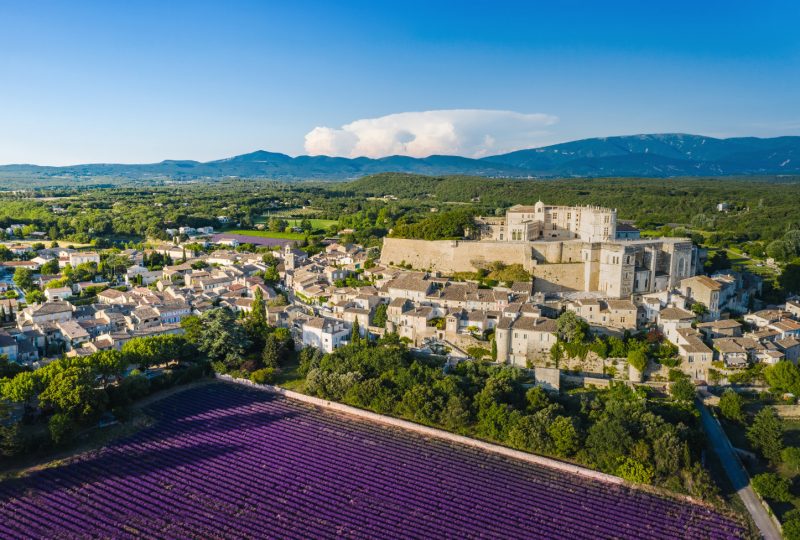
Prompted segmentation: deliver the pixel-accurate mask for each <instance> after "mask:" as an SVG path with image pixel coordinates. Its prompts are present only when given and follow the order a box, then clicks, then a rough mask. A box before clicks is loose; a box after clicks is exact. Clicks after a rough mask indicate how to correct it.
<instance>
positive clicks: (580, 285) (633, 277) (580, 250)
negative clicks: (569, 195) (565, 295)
mask: <svg viewBox="0 0 800 540" xmlns="http://www.w3.org/2000/svg"><path fill="white" fill-rule="evenodd" d="M616 233H617V211H616V210H614V209H610V208H602V207H598V206H552V205H546V204H544V203H542V202H541V201H539V202H537V203H536V204H535V205H533V206H521V205H517V206H513V207H511V208H509V209H508V210H507V211H506V214H505V216H503V217H479V218H476V220H475V226H474V228H473V229H470V230H468V231H466V232H465V235H464V238H462V239H457V240H416V239H404V238H386V239H384V245H383V251H382V255H381V261H382V263H384V264H389V265H399V264H406V265H411V266H412V267H414V268H415V269H420V270H430V271H439V272H443V273H446V274H448V273H454V272H471V271H476V270H478V269H481V268H484V267H486V266H487V265H488V264H490V263H492V262H494V261H501V262H503V263H505V264H520V265H522V266H523V268H525V269H526V270H527V271H529V272H530V273H531V274H532V275H533V276H534V278H535V279H534V288H535V290H536V291H537V292H574V291H586V292H598V293H602V294H603V295H604V296H606V297H608V298H628V297H630V296H631V295H634V294H647V293H652V292H657V291H663V290H668V289H670V288H674V287H675V286H677V284H678V283H679V282H680V281H681V280H682V279H684V278H687V277H690V276H693V275H695V274H696V267H697V265H698V262H697V252H696V249H695V248H694V247H693V245H692V242H691V240H690V239H688V238H648V239H632V240H629V239H619V238H617V234H616Z"/></svg>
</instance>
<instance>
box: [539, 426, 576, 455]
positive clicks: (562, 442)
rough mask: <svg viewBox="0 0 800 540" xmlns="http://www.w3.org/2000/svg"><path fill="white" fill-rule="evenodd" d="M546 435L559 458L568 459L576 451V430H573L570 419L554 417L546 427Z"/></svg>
mask: <svg viewBox="0 0 800 540" xmlns="http://www.w3.org/2000/svg"><path fill="white" fill-rule="evenodd" d="M547 434H548V435H550V438H551V439H552V440H553V446H554V447H555V450H556V454H558V455H559V456H563V457H568V456H571V455H572V454H574V453H575V452H576V451H577V450H578V444H579V440H578V430H577V429H575V423H574V421H573V420H572V418H569V417H567V416H556V418H555V419H554V420H553V422H552V423H551V424H550V425H549V426H548V427H547Z"/></svg>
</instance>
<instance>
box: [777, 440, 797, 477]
mask: <svg viewBox="0 0 800 540" xmlns="http://www.w3.org/2000/svg"><path fill="white" fill-rule="evenodd" d="M781 460H783V462H784V463H785V464H786V467H787V468H788V469H789V470H790V471H792V472H793V473H795V474H797V473H800V448H798V447H796V446H787V447H786V448H784V449H783V451H781Z"/></svg>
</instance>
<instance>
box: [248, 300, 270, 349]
mask: <svg viewBox="0 0 800 540" xmlns="http://www.w3.org/2000/svg"><path fill="white" fill-rule="evenodd" d="M244 328H245V330H246V332H247V337H248V338H249V339H250V341H251V342H252V343H253V346H254V347H255V348H256V350H258V349H259V348H263V346H264V343H265V339H266V335H267V333H268V331H269V322H268V321H267V305H266V303H265V302H264V294H263V293H262V292H261V289H260V288H256V290H255V292H254V293H253V302H252V304H251V309H250V313H248V315H247V317H246V318H245V320H244Z"/></svg>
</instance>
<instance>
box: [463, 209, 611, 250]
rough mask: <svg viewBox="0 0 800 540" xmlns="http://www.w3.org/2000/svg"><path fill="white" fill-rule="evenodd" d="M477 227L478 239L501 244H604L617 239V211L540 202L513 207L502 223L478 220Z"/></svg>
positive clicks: (499, 221) (490, 219)
mask: <svg viewBox="0 0 800 540" xmlns="http://www.w3.org/2000/svg"><path fill="white" fill-rule="evenodd" d="M477 224H478V230H479V234H480V238H481V239H487V240H497V241H501V242H520V241H525V242H531V241H535V240H574V239H578V240H583V241H585V242H607V241H609V240H613V239H614V238H615V237H616V228H617V211H616V210H612V209H610V208H602V207H599V206H552V205H546V204H544V203H543V202H542V201H539V202H537V203H536V204H535V205H533V206H523V205H519V204H518V205H516V206H512V207H511V208H509V209H508V210H507V211H506V216H505V218H504V219H503V218H499V219H497V218H496V219H492V218H486V219H479V220H478V221H477Z"/></svg>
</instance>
